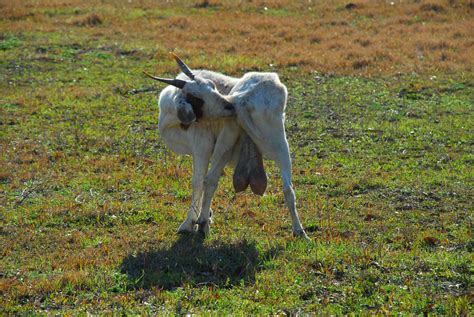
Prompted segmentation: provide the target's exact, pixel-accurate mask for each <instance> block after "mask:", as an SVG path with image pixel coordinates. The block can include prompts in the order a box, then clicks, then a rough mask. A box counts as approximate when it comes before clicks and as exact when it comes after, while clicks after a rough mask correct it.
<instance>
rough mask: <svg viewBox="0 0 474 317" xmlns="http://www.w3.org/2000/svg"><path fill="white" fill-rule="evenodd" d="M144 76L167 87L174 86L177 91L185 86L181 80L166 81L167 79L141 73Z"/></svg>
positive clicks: (184, 82)
mask: <svg viewBox="0 0 474 317" xmlns="http://www.w3.org/2000/svg"><path fill="white" fill-rule="evenodd" d="M143 73H144V74H145V75H147V76H148V77H150V78H151V79H154V80H158V81H161V82H162V83H165V84H168V85H171V86H175V87H177V88H179V89H183V87H184V85H186V83H187V82H186V81H185V80H181V79H168V78H161V77H156V76H153V75H151V74H149V73H147V72H145V71H144V72H143Z"/></svg>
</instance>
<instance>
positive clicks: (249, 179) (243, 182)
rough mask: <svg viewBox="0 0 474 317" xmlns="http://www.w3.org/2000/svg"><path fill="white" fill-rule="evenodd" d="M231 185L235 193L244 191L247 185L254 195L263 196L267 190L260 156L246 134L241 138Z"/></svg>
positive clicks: (265, 175) (265, 176)
mask: <svg viewBox="0 0 474 317" xmlns="http://www.w3.org/2000/svg"><path fill="white" fill-rule="evenodd" d="M233 184H234V189H235V191H236V192H237V193H238V192H241V191H244V190H245V189H247V187H248V186H249V185H250V188H251V189H252V192H253V193H254V194H256V195H263V194H264V193H265V190H266V189H267V174H266V173H265V169H264V167H263V159H262V154H261V153H260V152H259V150H258V148H257V146H256V145H255V143H254V142H253V141H252V139H250V137H249V136H248V135H246V134H245V135H244V136H243V140H242V144H241V148H240V153H239V160H238V162H237V165H236V167H235V170H234V177H233Z"/></svg>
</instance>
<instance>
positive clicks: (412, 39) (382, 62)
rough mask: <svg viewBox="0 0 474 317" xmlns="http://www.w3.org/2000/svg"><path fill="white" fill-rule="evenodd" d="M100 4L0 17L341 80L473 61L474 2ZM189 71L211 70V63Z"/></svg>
mask: <svg viewBox="0 0 474 317" xmlns="http://www.w3.org/2000/svg"><path fill="white" fill-rule="evenodd" d="M94 3H95V4H96V5H91V4H90V2H89V3H87V4H85V3H83V2H82V1H78V0H51V1H42V2H41V3H39V2H33V1H23V3H22V4H21V5H19V4H16V5H15V4H7V3H6V1H4V4H3V5H2V6H1V9H0V16H1V17H2V18H3V19H4V20H5V21H6V22H5V23H3V25H2V26H3V29H4V31H7V32H31V31H41V32H49V31H61V32H65V34H67V33H71V32H72V33H74V32H81V33H87V34H88V36H90V37H91V38H94V37H104V36H105V37H108V38H110V40H111V42H113V41H123V40H124V39H129V41H130V42H131V44H132V45H137V46H139V45H140V46H145V47H148V48H155V49H156V50H157V51H158V57H162V56H164V54H165V53H166V52H167V51H168V50H170V49H174V48H178V49H179V51H180V52H182V53H183V54H184V55H185V57H186V58H187V59H193V57H196V56H197V55H199V54H202V53H205V54H207V55H209V56H214V57H216V58H224V57H229V56H231V57H232V56H234V57H235V56H244V57H246V58H250V59H251V60H256V61H259V62H261V63H263V64H264V65H270V64H272V65H274V66H276V67H288V66H297V67H299V68H302V69H304V70H307V71H313V70H315V71H321V72H329V73H337V74H362V75H381V74H396V73H399V72H402V73H409V72H418V73H428V72H439V71H441V72H472V66H473V60H474V56H473V55H474V53H473V52H474V49H473V45H474V41H473V40H472V39H473V38H474V31H473V30H474V19H472V15H473V4H472V1H452V0H450V1H403V2H401V1H396V0H394V1H391V2H390V1H361V0H359V1H353V2H350V1H332V2H325V1H317V2H316V1H304V2H303V1H301V2H300V1H240V2H236V1H181V2H179V1H178V2H174V3H157V2H156V1H147V0H142V1H133V2H130V3H129V2H127V1H106V2H104V1H101V2H97V1H96V2H94ZM94 8H95V9H94ZM170 12H171V13H172V14H170ZM127 41H128V40H127ZM187 54H188V55H187ZM245 64H246V63H245V62H243V63H233V65H234V66H232V67H230V69H227V71H230V72H233V71H238V68H239V67H242V66H245V67H249V65H245ZM247 64H248V63H247ZM193 65H194V66H196V67H209V60H206V59H194V60H193ZM250 67H255V68H260V69H261V68H265V67H268V66H262V65H254V66H251V65H250Z"/></svg>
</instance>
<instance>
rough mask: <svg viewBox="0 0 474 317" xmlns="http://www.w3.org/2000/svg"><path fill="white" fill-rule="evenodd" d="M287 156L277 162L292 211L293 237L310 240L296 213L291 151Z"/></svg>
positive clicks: (284, 191)
mask: <svg viewBox="0 0 474 317" xmlns="http://www.w3.org/2000/svg"><path fill="white" fill-rule="evenodd" d="M285 143H286V142H285ZM286 147H287V146H286ZM285 154H288V155H282V156H279V157H278V158H277V159H276V160H275V161H276V163H277V165H278V167H279V168H280V172H281V179H282V181H283V194H284V195H285V202H286V205H287V206H288V209H289V210H290V216H291V224H292V228H293V235H294V236H295V237H301V238H304V239H307V240H309V238H308V236H307V235H306V232H305V231H304V229H303V226H302V225H301V221H300V218H299V216H298V212H297V211H296V198H295V191H294V190H293V184H292V183H291V159H290V155H289V151H286V153H285Z"/></svg>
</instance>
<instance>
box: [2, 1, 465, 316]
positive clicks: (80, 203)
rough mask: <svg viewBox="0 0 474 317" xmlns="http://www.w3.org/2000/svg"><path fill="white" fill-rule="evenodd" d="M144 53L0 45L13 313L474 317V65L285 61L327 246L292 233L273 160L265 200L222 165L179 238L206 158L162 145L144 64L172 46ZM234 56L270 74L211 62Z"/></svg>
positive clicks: (306, 204) (295, 123)
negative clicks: (238, 189) (305, 66)
mask: <svg viewBox="0 0 474 317" xmlns="http://www.w3.org/2000/svg"><path fill="white" fill-rule="evenodd" d="M51 12H52V13H51V14H60V13H56V11H54V12H53V11H51ZM141 14H142V12H140V11H136V10H135V11H132V12H130V16H132V17H135V16H140V15H141ZM268 14H286V11H284V10H274V12H273V11H270V12H269V13H268ZM142 44H143V43H138V42H137V43H135V42H132V43H125V42H117V43H116V44H113V45H110V44H108V42H107V40H106V39H103V38H100V37H95V38H87V39H86V38H85V37H81V35H80V33H73V34H70V35H68V36H63V35H62V34H60V33H48V34H44V33H35V32H32V33H21V34H14V35H11V36H9V37H6V38H5V39H4V40H2V42H1V46H0V48H1V49H0V60H1V64H0V68H1V72H0V74H1V75H0V76H1V79H2V80H1V82H0V87H1V91H2V96H1V99H0V124H1V125H0V139H1V151H0V152H1V156H0V160H1V161H0V225H1V226H0V245H1V246H2V247H1V248H0V255H1V256H0V292H1V293H0V294H1V297H0V312H2V313H28V312H29V313H31V312H33V311H35V312H44V313H48V314H51V313H66V312H71V313H79V312H85V311H88V312H91V313H104V312H107V311H115V310H122V311H124V312H126V313H133V314H135V313H153V314H162V313H177V314H181V313H198V314H206V313H208V312H210V311H212V312H219V313H220V314H230V313H232V314H245V315H247V314H296V313H308V312H324V313H327V314H349V313H355V314H359V313H363V314H374V313H375V314H381V313H390V314H396V313H408V314H424V313H431V314H447V315H460V314H469V312H470V311H471V310H472V306H471V305H472V302H471V301H472V295H470V293H469V292H470V291H472V283H473V266H472V250H473V245H474V244H473V243H474V242H473V239H472V200H473V195H472V194H473V192H472V186H473V181H472V180H473V171H472V163H473V154H472V153H473V152H472V149H473V147H472V145H473V144H472V135H473V126H472V122H473V103H472V101H473V97H474V95H473V82H472V76H470V75H469V74H457V75H446V74H435V75H436V77H431V78H430V77H429V76H421V75H402V76H398V77H387V78H372V79H369V78H361V77H341V76H331V75H325V74H319V73H313V74H309V73H305V72H303V71H301V70H299V69H298V68H297V67H292V68H288V69H277V71H278V72H279V73H280V76H281V79H282V81H283V82H284V83H285V84H287V86H288V88H289V102H288V109H287V124H286V126H287V133H288V139H289V142H290V146H291V150H292V153H293V164H294V167H293V172H294V184H295V189H296V195H297V204H298V207H299V212H300V214H301V217H302V219H303V223H304V225H305V227H306V228H307V231H308V234H309V235H310V237H311V238H312V239H313V241H312V242H310V243H307V242H303V241H298V240H295V239H294V238H292V237H291V223H290V217H289V215H288V212H287V210H286V208H285V206H284V200H283V195H282V193H281V189H280V181H279V175H278V171H277V170H276V169H275V166H274V165H273V164H272V163H271V162H268V164H266V166H267V167H268V174H269V179H270V186H269V188H268V192H267V193H266V196H264V197H262V198H259V197H256V196H252V195H250V194H248V193H247V194H243V195H237V196H236V195H234V193H233V190H232V187H231V177H230V176H231V173H232V171H231V170H227V171H226V175H225V176H224V177H223V178H222V180H221V183H220V186H219V189H218V192H217V194H216V197H215V199H214V204H213V208H214V211H215V217H214V218H215V223H214V225H213V227H212V229H211V230H212V232H211V236H210V237H209V238H208V239H206V240H202V239H200V238H199V237H194V236H190V237H178V236H177V235H176V234H175V231H176V229H177V227H178V225H179V224H180V222H181V221H182V220H183V219H184V217H185V214H186V212H187V208H188V206H189V204H190V194H191V184H190V183H191V160H190V158H189V157H184V158H180V157H176V156H175V155H174V154H172V153H171V152H170V151H169V150H167V149H166V147H165V146H164V144H163V143H162V141H161V140H160V137H159V134H158V131H157V128H156V124H157V118H158V109H157V105H156V93H157V92H158V91H159V89H161V88H162V86H159V85H155V84H154V83H153V82H150V81H149V80H147V79H146V78H145V77H144V76H143V75H142V74H141V71H142V70H144V69H154V68H155V65H156V61H155V59H154V58H153V56H154V54H155V53H156V48H155V47H153V44H151V43H150V44H149V45H148V46H147V45H142ZM134 47H135V48H134ZM209 58H210V57H209ZM206 59H207V56H205V55H200V56H198V57H194V60H195V61H197V63H198V64H205V61H206ZM235 65H238V68H243V69H246V68H248V69H250V68H252V67H255V66H254V65H255V63H254V60H252V59H249V58H248V57H244V56H230V55H229V56H227V57H225V58H221V59H217V60H216V59H214V60H213V64H212V68H213V69H215V70H222V69H232V70H233V69H236V67H235ZM162 66H163V67H164V66H166V69H167V71H169V70H171V69H174V68H175V67H174V66H173V64H172V61H169V62H168V61H164V62H162V63H161V64H160V67H162ZM268 69H269V68H268V66H262V68H261V69H260V70H268ZM234 75H239V74H237V73H234ZM134 89H143V90H145V91H148V92H143V93H136V91H135V92H134Z"/></svg>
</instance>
